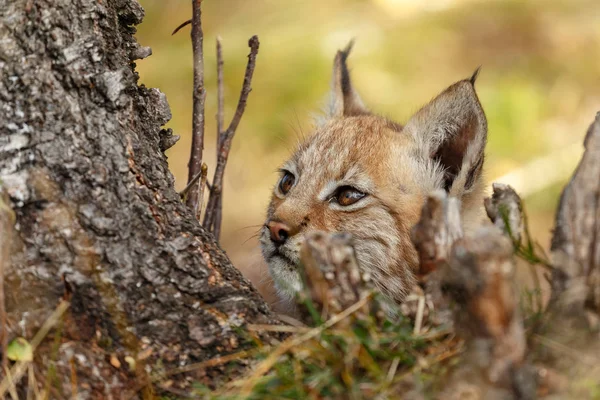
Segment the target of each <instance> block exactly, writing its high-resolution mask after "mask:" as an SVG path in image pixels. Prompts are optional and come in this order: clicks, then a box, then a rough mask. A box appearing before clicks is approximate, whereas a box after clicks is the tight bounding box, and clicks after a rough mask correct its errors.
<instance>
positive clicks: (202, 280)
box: [0, 0, 273, 398]
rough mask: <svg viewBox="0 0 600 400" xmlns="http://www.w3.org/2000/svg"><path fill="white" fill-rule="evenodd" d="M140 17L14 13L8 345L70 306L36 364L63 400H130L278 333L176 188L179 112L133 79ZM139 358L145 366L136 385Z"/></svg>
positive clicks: (3, 78) (187, 379)
mask: <svg viewBox="0 0 600 400" xmlns="http://www.w3.org/2000/svg"><path fill="white" fill-rule="evenodd" d="M142 17H143V9H142V8H141V6H140V5H139V4H138V3H137V1H135V0H108V1H102V2H100V1H96V0H59V1H50V0H40V1H32V0H15V1H11V2H9V3H8V4H6V3H4V2H3V3H0V19H1V21H2V23H1V24H0V43H2V45H1V46H0V120H1V121H2V122H1V123H0V132H1V135H0V180H1V182H2V183H1V185H2V189H3V190H5V191H6V192H7V193H8V195H9V196H10V200H11V206H12V207H13V209H14V211H15V213H16V224H15V226H14V230H13V232H11V233H10V234H11V236H12V238H13V239H14V240H12V247H11V259H10V265H9V267H8V269H7V271H5V275H6V277H5V292H6V305H7V312H8V321H9V324H8V333H9V337H11V338H13V337H16V336H23V337H25V338H28V337H31V336H32V335H33V334H34V333H35V332H36V331H37V329H39V327H40V325H41V324H42V323H43V322H44V320H45V318H47V317H48V315H50V313H51V312H52V310H53V309H54V308H55V307H56V306H57V304H58V303H59V301H60V300H61V298H67V299H68V300H70V302H71V307H70V309H69V311H68V312H67V314H66V316H65V318H64V320H63V321H62V323H61V324H60V326H59V327H58V328H57V329H55V330H53V331H52V332H51V333H50V335H49V337H48V338H47V340H46V341H45V342H44V343H43V344H42V346H41V347H40V348H39V349H38V351H37V353H36V358H35V361H36V362H35V366H36V370H37V372H38V373H39V374H40V377H43V375H44V374H45V372H46V371H47V370H48V367H49V365H50V364H53V365H55V368H56V369H57V373H56V374H54V375H53V376H54V378H52V379H53V382H52V387H53V388H54V389H53V390H55V391H58V392H59V393H61V394H62V395H64V396H65V397H70V396H71V395H73V394H74V393H73V390H77V391H78V394H79V395H80V396H83V397H93V398H102V397H106V398H110V397H113V398H116V397H120V396H121V395H122V393H124V391H125V390H132V389H133V390H134V391H135V390H138V389H141V388H142V387H144V386H146V385H147V383H148V382H149V381H150V380H151V378H150V377H151V375H153V374H155V373H156V372H157V368H158V367H157V366H159V365H160V366H161V368H162V370H163V371H165V370H169V369H170V368H174V367H177V366H181V365H185V364H189V363H193V362H198V361H202V360H207V359H209V358H212V357H215V356H217V355H221V354H225V353H230V352H233V351H237V350H239V349H241V348H243V347H245V346H248V345H249V344H248V343H247V342H248V341H247V340H246V338H245V335H244V333H243V329H242V330H240V329H239V327H242V326H243V325H244V324H245V323H246V322H253V323H272V322H273V316H272V314H271V313H270V311H269V309H268V307H267V306H266V304H265V303H264V302H263V300H262V299H261V298H260V296H259V295H258V293H257V291H256V290H255V289H254V288H253V287H252V285H251V284H250V283H249V282H248V281H247V280H246V279H245V278H244V277H243V276H242V275H241V274H240V272H239V271H237V270H236V269H235V268H234V267H233V266H232V265H231V263H230V262H229V260H228V259H227V256H226V255H225V254H224V253H223V251H222V250H221V249H220V248H219V247H218V245H217V244H216V243H215V241H214V240H213V238H212V236H211V235H209V234H207V233H206V232H205V231H204V230H203V229H202V227H201V226H200V225H199V224H198V222H197V221H196V220H195V219H194V216H193V214H192V213H191V212H190V210H188V209H187V208H186V206H185V205H184V204H182V203H181V201H180V198H179V196H178V194H177V193H176V192H175V190H174V188H173V181H174V179H173V176H172V175H171V173H170V171H169V169H168V165H167V159H166V156H165V155H164V152H163V149H164V148H165V143H167V142H169V143H171V142H172V140H171V138H172V133H171V131H170V130H166V129H163V128H162V125H164V124H165V123H166V122H167V121H168V120H169V119H170V117H171V114H170V110H169V106H168V103H167V101H166V98H165V96H164V94H162V93H161V92H160V91H159V90H157V89H149V88H146V87H144V86H143V85H141V86H140V85H138V76H137V74H136V72H135V60H136V59H138V58H140V57H143V56H147V55H148V54H149V53H150V51H149V49H148V48H145V47H141V46H140V45H139V44H138V43H137V42H136V40H135V38H134V36H133V35H134V33H135V25H136V24H139V23H140V22H141V20H142ZM261 339H263V340H266V341H269V340H271V339H272V336H270V335H268V334H264V335H263V337H262V338H261ZM140 353H142V354H144V357H138V355H139V354H140ZM113 357H116V358H117V359H118V360H121V362H120V363H116V362H114V358H113ZM126 357H132V358H134V359H135V358H136V357H138V358H144V360H141V359H139V360H138V363H137V364H136V368H135V370H134V371H130V370H129V369H128V364H127V362H125V359H126ZM111 359H113V362H112V363H111V362H110V360H111ZM118 364H120V367H119V368H116V367H115V365H118ZM73 366H74V369H75V371H76V374H77V385H75V389H74V388H72V376H71V369H72V367H73ZM241 369H243V367H241V366H240V370H241ZM158 372H160V371H158ZM205 373H210V371H208V372H207V371H203V372H200V371H196V372H188V373H186V374H181V375H177V376H175V377H174V378H173V379H174V381H175V383H174V385H175V386H182V387H183V386H186V385H189V384H190V383H191V382H192V381H194V380H200V381H202V379H203V375H202V374H205ZM46 378H47V379H51V377H46ZM41 384H43V382H40V385H41ZM139 393H143V391H140V392H139Z"/></svg>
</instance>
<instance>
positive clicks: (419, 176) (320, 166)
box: [260, 46, 487, 302]
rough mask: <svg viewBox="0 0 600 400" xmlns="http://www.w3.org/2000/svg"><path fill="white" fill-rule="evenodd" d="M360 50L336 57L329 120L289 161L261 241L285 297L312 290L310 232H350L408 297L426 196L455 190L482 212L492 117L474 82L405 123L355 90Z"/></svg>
mask: <svg viewBox="0 0 600 400" xmlns="http://www.w3.org/2000/svg"><path fill="white" fill-rule="evenodd" d="M349 50H350V46H349V47H348V49H346V50H344V51H340V52H338V54H337V56H336V59H335V63H334V79H333V85H332V86H333V88H332V89H333V90H332V106H331V110H330V113H329V116H328V119H327V121H326V122H325V123H324V124H322V125H321V126H320V127H318V128H317V130H316V131H315V132H314V134H313V135H312V136H311V137H310V138H309V139H308V140H306V142H305V143H303V144H301V145H300V146H299V148H298V149H297V150H296V152H295V153H294V155H293V156H292V157H291V158H290V159H289V160H288V161H287V162H285V163H284V164H283V166H282V167H281V169H280V178H279V181H278V183H277V184H276V185H275V188H274V190H273V195H272V198H271V203H270V205H269V208H268V210H267V220H266V223H265V225H264V226H263V228H262V231H261V236H260V242H261V246H262V252H263V256H264V258H265V260H266V261H267V263H268V265H269V271H270V273H271V275H272V277H273V280H274V282H275V285H276V287H277V289H278V290H279V292H280V295H281V296H282V297H283V298H291V297H293V294H294V292H295V291H298V290H300V289H301V287H302V282H301V279H300V275H299V273H298V264H299V254H300V248H301V246H302V243H303V240H304V237H305V235H306V234H307V233H309V232H313V231H317V230H318V231H326V232H349V233H351V234H352V236H353V238H354V244H355V250H356V256H357V259H358V262H359V265H360V267H361V268H362V270H363V271H364V272H368V273H369V274H370V275H371V277H372V278H373V280H374V282H375V283H376V285H377V286H378V287H379V288H380V290H381V291H382V292H383V293H384V294H385V295H387V297H389V298H391V299H393V300H395V301H397V302H400V301H402V300H403V299H404V297H405V296H406V294H407V293H408V292H409V291H410V289H411V287H412V285H413V284H414V275H413V271H414V269H415V268H416V267H417V265H418V258H417V254H416V251H415V249H414V248H413V245H412V243H411V240H410V230H411V228H412V226H413V225H414V224H415V223H416V222H417V221H418V219H419V215H420V211H421V207H422V205H423V201H424V199H425V196H426V195H427V194H428V193H430V192H431V191H433V190H436V189H440V188H442V189H445V190H447V191H448V192H449V193H450V194H451V195H454V196H456V197H458V198H460V199H461V200H462V204H463V207H462V208H463V210H462V211H463V215H464V219H465V221H464V222H465V224H467V225H468V224H469V222H471V220H473V219H474V218H476V217H477V216H478V215H479V213H480V210H481V204H482V201H481V200H482V188H483V183H482V179H481V169H482V164H483V150H484V147H485V141H486V132H487V126H486V120H485V115H484V114H483V110H482V109H481V106H480V104H479V101H478V99H477V96H476V94H475V90H474V86H473V85H474V78H475V76H474V77H473V78H471V79H470V80H464V81H460V82H458V83H456V84H454V85H452V86H450V87H449V88H448V89H446V90H445V91H444V92H443V93H441V94H440V95H439V96H438V97H437V98H436V99H434V100H433V101H432V102H431V103H429V104H428V105H427V106H425V107H424V108H422V109H421V110H420V111H419V112H418V113H417V114H416V115H415V116H413V117H412V118H411V119H410V120H409V122H408V123H407V124H406V125H405V126H404V127H403V126H401V125H399V124H397V123H395V122H392V121H390V120H388V119H386V118H383V117H380V116H377V115H374V114H372V113H370V112H369V111H368V110H367V109H366V108H365V107H364V106H363V105H362V102H361V101H360V98H359V97H358V95H357V94H356V92H355V91H354V89H353V88H352V85H351V82H350V76H349V73H348V69H347V67H346V58H347V56H348V53H349Z"/></svg>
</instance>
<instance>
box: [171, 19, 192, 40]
mask: <svg viewBox="0 0 600 400" xmlns="http://www.w3.org/2000/svg"><path fill="white" fill-rule="evenodd" d="M191 23H192V20H191V19H188V20H187V21H185V22H184V23H182V24H181V25H179V26H178V27H177V28H175V30H173V33H171V36H173V35H174V34H176V33H177V32H179V31H180V30H181V29H182V28H184V27H186V26H188V25H189V24H191Z"/></svg>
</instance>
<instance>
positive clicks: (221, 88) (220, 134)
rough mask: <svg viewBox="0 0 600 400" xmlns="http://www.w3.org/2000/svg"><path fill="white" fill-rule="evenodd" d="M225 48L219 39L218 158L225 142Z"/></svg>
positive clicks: (218, 38)
mask: <svg viewBox="0 0 600 400" xmlns="http://www.w3.org/2000/svg"><path fill="white" fill-rule="evenodd" d="M223 64H224V62H223V46H222V45H221V38H220V37H217V106H218V108H217V157H218V156H219V152H220V149H221V143H222V141H223V135H224V134H225V132H224V131H223V125H225V114H224V109H225V95H224V93H225V87H224V84H223Z"/></svg>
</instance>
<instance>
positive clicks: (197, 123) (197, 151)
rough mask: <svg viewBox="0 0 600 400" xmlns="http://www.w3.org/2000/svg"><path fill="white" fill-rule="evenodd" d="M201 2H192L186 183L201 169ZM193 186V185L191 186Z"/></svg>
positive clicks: (193, 204) (192, 197)
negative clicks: (191, 91)
mask: <svg viewBox="0 0 600 400" xmlns="http://www.w3.org/2000/svg"><path fill="white" fill-rule="evenodd" d="M201 6H202V0H192V8H193V15H192V33H191V35H192V50H193V54H194V96H193V100H194V105H193V119H192V150H191V154H190V162H189V165H188V182H189V181H191V180H192V179H193V178H194V177H195V176H196V174H198V173H199V172H201V169H202V152H203V150H204V102H205V100H206V90H205V88H204V55H203V48H202V46H203V41H204V35H203V33H202V7H201ZM192 186H193V185H192ZM198 201H199V199H198V191H197V190H191V191H190V193H189V195H188V198H187V205H188V206H189V207H190V208H192V209H193V210H196V209H197V207H198V206H197V204H198Z"/></svg>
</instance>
